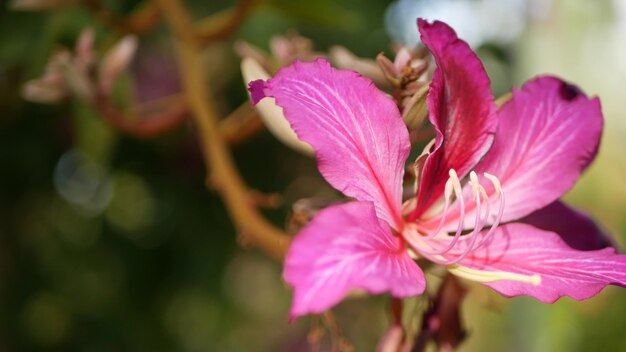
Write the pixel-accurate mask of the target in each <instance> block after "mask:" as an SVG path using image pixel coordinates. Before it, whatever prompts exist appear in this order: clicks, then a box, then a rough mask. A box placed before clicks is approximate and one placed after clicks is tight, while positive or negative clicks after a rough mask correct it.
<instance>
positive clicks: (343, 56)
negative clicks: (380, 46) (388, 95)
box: [328, 46, 389, 87]
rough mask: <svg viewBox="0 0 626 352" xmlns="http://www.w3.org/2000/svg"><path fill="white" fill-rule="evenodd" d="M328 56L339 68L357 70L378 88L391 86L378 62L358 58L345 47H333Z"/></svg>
mask: <svg viewBox="0 0 626 352" xmlns="http://www.w3.org/2000/svg"><path fill="white" fill-rule="evenodd" d="M328 54H329V57H330V59H331V61H332V62H333V63H334V64H335V66H337V68H341V69H348V70H355V71H357V72H358V73H360V74H362V75H363V76H365V77H368V78H370V79H371V80H372V81H374V83H376V85H378V86H382V87H385V86H386V87H388V86H389V82H388V81H387V79H386V77H385V75H384V74H383V72H382V70H381V69H380V67H378V65H377V63H376V61H374V60H371V59H365V58H361V57H358V56H356V55H354V54H353V53H352V52H351V51H350V50H348V49H346V48H344V47H343V46H333V47H331V48H330V51H329V53H328Z"/></svg>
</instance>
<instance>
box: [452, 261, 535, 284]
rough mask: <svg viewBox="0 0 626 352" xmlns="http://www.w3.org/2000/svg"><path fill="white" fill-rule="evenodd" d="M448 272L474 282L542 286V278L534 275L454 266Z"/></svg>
mask: <svg viewBox="0 0 626 352" xmlns="http://www.w3.org/2000/svg"><path fill="white" fill-rule="evenodd" d="M448 271H449V272H450V273H452V274H454V275H456V276H458V277H462V278H465V279H468V280H472V281H478V282H494V281H501V280H509V281H517V282H523V283H527V284H532V285H534V286H538V285H539V284H541V276H539V275H537V274H534V275H522V274H517V273H510V272H507V271H486V270H478V269H471V268H468V267H466V266H461V265H452V266H449V267H448Z"/></svg>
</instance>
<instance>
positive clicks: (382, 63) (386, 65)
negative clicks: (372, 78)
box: [376, 53, 402, 88]
mask: <svg viewBox="0 0 626 352" xmlns="http://www.w3.org/2000/svg"><path fill="white" fill-rule="evenodd" d="M376 62H377V63H378V66H379V67H380V69H381V71H383V74H384V75H385V78H387V80H388V81H389V83H391V85H392V86H394V87H396V88H399V87H400V85H401V84H402V80H401V79H400V73H399V72H398V70H397V69H396V66H395V65H394V64H393V62H392V61H391V60H389V59H388V58H387V57H386V56H385V54H383V53H380V54H378V56H376Z"/></svg>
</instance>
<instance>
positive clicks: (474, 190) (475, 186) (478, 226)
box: [447, 171, 489, 265]
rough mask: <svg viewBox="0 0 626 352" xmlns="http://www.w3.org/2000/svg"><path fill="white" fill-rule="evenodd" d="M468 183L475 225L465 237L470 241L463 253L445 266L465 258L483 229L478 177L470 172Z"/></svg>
mask: <svg viewBox="0 0 626 352" xmlns="http://www.w3.org/2000/svg"><path fill="white" fill-rule="evenodd" d="M470 183H471V185H472V193H473V195H474V198H475V202H476V220H475V223H474V230H473V231H472V233H471V234H469V235H467V236H470V237H471V239H470V243H469V244H468V245H467V246H466V248H465V250H464V251H463V253H462V254H461V255H460V256H459V257H457V258H456V259H454V260H451V261H450V262H449V263H447V265H450V264H456V263H458V262H460V261H461V260H463V259H465V257H467V255H468V254H469V253H470V252H471V251H473V250H474V245H475V244H476V239H477V238H478V234H479V233H480V231H482V229H483V225H484V222H483V221H481V219H480V215H481V210H482V208H481V202H480V198H481V192H480V189H481V188H482V187H481V186H480V184H479V183H478V176H476V173H475V172H474V171H472V172H471V173H470ZM487 204H489V203H488V202H487ZM488 215H489V214H487V216H488Z"/></svg>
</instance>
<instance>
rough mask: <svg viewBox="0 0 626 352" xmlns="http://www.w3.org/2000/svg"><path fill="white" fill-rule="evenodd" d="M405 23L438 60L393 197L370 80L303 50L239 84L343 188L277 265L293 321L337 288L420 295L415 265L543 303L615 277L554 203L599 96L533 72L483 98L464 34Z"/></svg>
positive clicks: (617, 264)
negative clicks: (260, 77) (407, 175)
mask: <svg viewBox="0 0 626 352" xmlns="http://www.w3.org/2000/svg"><path fill="white" fill-rule="evenodd" d="M418 27H419V30H420V33H421V37H422V42H423V43H424V45H426V46H427V47H428V48H429V50H430V51H431V53H432V55H433V57H434V59H435V62H436V64H437V68H436V71H435V72H434V75H433V79H432V83H431V85H430V88H429V93H428V97H427V104H428V109H429V120H430V122H431V124H432V126H433V127H434V129H435V131H436V138H435V139H434V141H433V142H432V143H431V144H430V145H429V146H427V147H426V150H425V151H424V153H423V154H422V155H421V156H420V157H418V158H417V160H416V162H415V167H416V168H417V176H418V177H417V181H416V192H415V196H414V197H412V198H410V199H408V200H406V201H405V202H404V204H403V203H402V180H403V172H404V168H405V162H406V161H407V158H408V156H409V152H410V148H411V146H410V143H409V137H408V132H407V128H406V126H405V124H404V123H403V121H402V118H401V115H400V112H399V110H398V108H397V106H396V104H394V102H393V101H392V100H391V99H390V98H389V97H388V96H386V95H385V94H384V93H382V92H381V91H379V90H378V89H377V88H376V87H375V86H374V85H373V84H372V82H371V81H369V80H368V79H366V78H364V77H362V76H360V75H359V74H357V73H356V72H353V71H348V70H336V69H334V68H332V67H331V66H330V64H329V63H328V62H326V61H325V60H323V59H318V60H316V61H314V62H311V63H302V62H296V63H294V64H293V65H292V66H289V67H286V68H283V69H282V70H280V71H279V72H278V73H277V74H276V75H275V76H274V77H273V78H271V79H269V80H267V81H255V82H252V83H251V84H250V91H251V94H252V98H253V102H254V103H257V102H258V101H259V100H261V99H263V98H264V97H272V98H275V99H276V104H277V105H278V106H280V107H282V108H283V110H284V115H285V116H286V118H287V120H288V121H289V123H290V124H291V126H292V127H293V129H294V130H295V132H296V133H297V135H298V137H299V138H300V139H301V140H302V141H304V142H306V143H308V144H310V145H311V147H312V148H313V149H314V151H315V154H316V157H317V161H318V167H319V170H320V172H321V174H322V175H323V176H324V177H325V178H326V180H327V181H328V182H329V183H330V184H331V185H332V186H333V187H335V188H336V189H337V190H339V191H341V192H343V193H344V194H345V195H346V196H347V197H351V198H353V199H354V200H353V201H350V202H347V203H343V204H340V205H334V206H331V207H328V208H326V209H324V210H322V211H321V212H320V213H319V214H318V215H317V216H316V217H315V218H314V219H313V220H312V221H311V222H310V223H309V224H308V225H307V226H305V227H304V228H303V229H302V230H301V231H300V233H299V234H298V235H297V236H296V238H295V239H294V241H293V244H292V245H291V248H290V250H289V253H288V255H287V258H286V260H285V271H284V278H285V280H286V281H287V282H288V283H289V284H290V285H292V286H293V288H294V299H293V305H292V309H291V315H292V317H297V316H302V315H305V314H308V313H319V312H322V311H324V310H327V309H329V308H330V307H332V306H333V305H335V304H337V303H338V302H339V301H340V300H341V299H342V298H343V297H344V296H345V295H346V294H347V293H348V292H350V291H352V290H366V291H368V292H371V293H375V294H377V293H383V292H389V293H390V294H391V295H392V296H395V297H399V298H402V297H408V296H414V295H419V294H421V293H423V292H424V289H425V285H426V281H425V278H424V273H423V272H422V270H421V269H420V267H419V266H418V265H417V263H416V261H417V260H420V261H421V260H428V261H431V262H433V263H436V264H439V265H442V266H444V267H445V268H447V270H448V271H449V272H451V273H452V274H455V275H457V276H460V277H463V278H466V279H469V280H474V281H477V282H480V283H482V284H484V285H487V286H489V287H491V288H492V289H494V290H496V291H497V292H499V293H501V294H502V295H504V296H507V297H513V296H519V295H529V296H532V297H535V298H536V299H538V300H540V301H542V302H546V303H552V302H554V301H556V300H557V299H559V298H560V297H563V296H567V297H571V298H573V299H576V300H582V299H586V298H589V297H592V296H594V295H596V294H597V293H598V292H599V291H600V290H602V289H603V288H604V287H605V286H607V285H618V286H625V285H626V256H624V255H619V254H616V251H615V249H614V248H610V247H609V246H608V242H607V239H606V237H604V235H603V233H602V232H601V231H600V230H599V229H598V227H597V226H595V224H594V223H593V222H592V221H591V220H590V219H589V218H587V217H586V216H584V215H583V214H581V213H579V212H578V211H576V210H574V209H571V208H569V207H567V206H566V205H564V204H563V203H560V202H559V201H558V199H559V198H560V197H561V196H562V195H563V194H564V193H566V192H567V191H568V190H569V189H570V188H572V186H573V185H574V183H575V182H576V180H577V179H578V177H579V176H580V174H581V173H582V172H583V171H584V170H585V169H586V167H587V166H588V165H589V164H590V162H591V161H592V160H593V159H594V157H595V155H596V153H597V150H598V145H599V141H600V136H601V133H602V124H603V122H602V112H601V109H600V102H599V100H598V98H588V97H587V96H586V95H585V94H584V93H583V92H582V91H581V90H580V89H578V88H577V87H575V86H573V85H570V84H568V83H566V82H564V81H561V80H560V79H558V78H555V77H550V76H542V77H538V78H534V79H532V80H530V81H529V82H527V83H526V84H524V85H523V86H522V87H521V88H520V89H514V90H513V93H512V96H511V98H510V100H509V101H508V102H507V103H505V104H504V105H503V106H501V107H500V108H497V107H496V105H495V103H494V99H493V96H492V94H491V92H490V86H489V79H488V77H487V75H486V72H485V70H484V68H483V66H482V64H481V63H480V61H479V60H478V58H477V57H476V55H475V54H474V53H473V52H472V51H471V49H470V47H469V46H468V45H467V43H465V42H464V41H462V40H460V39H458V38H457V35H456V33H455V32H454V31H453V30H452V29H451V28H450V27H448V26H447V25H446V24H445V23H442V22H434V23H428V22H426V21H424V20H418Z"/></svg>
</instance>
